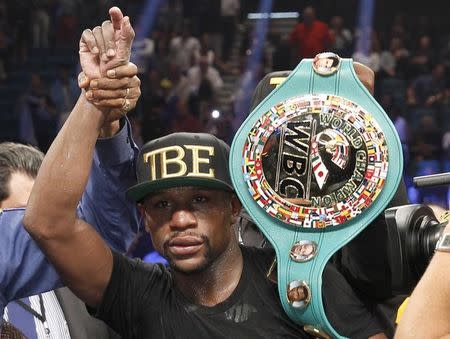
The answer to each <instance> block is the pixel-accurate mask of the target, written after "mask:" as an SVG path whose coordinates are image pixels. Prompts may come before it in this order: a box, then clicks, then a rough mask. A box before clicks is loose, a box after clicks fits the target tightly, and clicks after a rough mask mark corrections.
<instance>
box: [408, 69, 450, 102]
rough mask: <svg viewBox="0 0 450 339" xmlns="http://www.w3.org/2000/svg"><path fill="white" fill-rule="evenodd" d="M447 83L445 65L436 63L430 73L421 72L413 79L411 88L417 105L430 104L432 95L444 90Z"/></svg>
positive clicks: (432, 100) (432, 99)
mask: <svg viewBox="0 0 450 339" xmlns="http://www.w3.org/2000/svg"><path fill="white" fill-rule="evenodd" d="M446 85H447V81H446V76H445V67H444V65H442V64H436V65H435V66H434V67H433V70H432V72H431V73H427V74H422V75H420V76H418V77H417V78H416V79H414V80H413V82H412V83H411V89H412V91H413V95H414V96H415V98H416V100H417V103H418V104H419V105H425V104H427V103H428V104H432V103H433V102H434V100H435V99H434V98H433V97H434V96H436V95H438V94H439V93H443V92H444V91H445V88H446Z"/></svg>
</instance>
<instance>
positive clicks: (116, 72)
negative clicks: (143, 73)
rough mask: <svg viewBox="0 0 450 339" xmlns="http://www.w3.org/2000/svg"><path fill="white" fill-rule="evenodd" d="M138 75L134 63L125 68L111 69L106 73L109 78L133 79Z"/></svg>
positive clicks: (124, 66)
mask: <svg viewBox="0 0 450 339" xmlns="http://www.w3.org/2000/svg"><path fill="white" fill-rule="evenodd" d="M136 74H137V66H136V65H135V64H133V63H132V62H129V63H127V64H126V65H123V66H118V67H116V68H113V69H110V70H109V71H107V72H106V75H107V76H108V78H125V77H127V78H132V77H133V76H135V75H136Z"/></svg>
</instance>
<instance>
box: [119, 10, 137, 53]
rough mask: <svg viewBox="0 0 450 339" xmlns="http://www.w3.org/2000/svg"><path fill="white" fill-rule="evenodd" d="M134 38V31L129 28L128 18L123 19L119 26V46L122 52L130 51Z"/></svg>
mask: <svg viewBox="0 0 450 339" xmlns="http://www.w3.org/2000/svg"><path fill="white" fill-rule="evenodd" d="M134 37H135V33H134V29H133V27H132V26H131V23H130V18H129V17H128V16H126V17H124V18H123V20H122V22H121V25H120V37H119V45H120V47H121V49H123V50H130V51H131V44H132V43H133V40H134Z"/></svg>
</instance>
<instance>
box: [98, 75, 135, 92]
mask: <svg viewBox="0 0 450 339" xmlns="http://www.w3.org/2000/svg"><path fill="white" fill-rule="evenodd" d="M140 84H141V81H140V80H139V78H138V77H137V76H134V77H132V78H122V79H108V78H100V79H95V80H91V82H90V85H89V88H90V89H105V90H113V89H124V88H130V87H139V86H140Z"/></svg>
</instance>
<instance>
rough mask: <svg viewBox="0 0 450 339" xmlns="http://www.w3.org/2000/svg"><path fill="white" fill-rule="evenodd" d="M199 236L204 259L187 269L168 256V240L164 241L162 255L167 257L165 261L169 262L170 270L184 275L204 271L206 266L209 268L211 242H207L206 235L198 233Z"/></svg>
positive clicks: (211, 256)
mask: <svg viewBox="0 0 450 339" xmlns="http://www.w3.org/2000/svg"><path fill="white" fill-rule="evenodd" d="M200 237H201V238H202V239H203V241H204V243H203V245H204V247H205V255H204V257H203V258H204V260H203V262H202V263H200V264H199V265H198V266H197V267H194V268H191V269H189V270H185V269H183V268H182V267H180V266H178V265H177V264H176V262H175V261H174V260H173V258H172V257H171V256H170V254H169V251H168V247H169V241H166V242H165V243H164V245H163V246H164V253H163V256H164V258H166V259H167V261H168V262H169V266H170V268H171V269H172V270H174V271H175V272H178V273H182V274H184V275H194V274H197V273H201V272H204V271H205V270H206V269H207V268H209V267H210V266H211V263H212V262H213V255H212V251H211V244H210V243H209V238H208V237H207V236H206V235H203V234H202V235H200Z"/></svg>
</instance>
